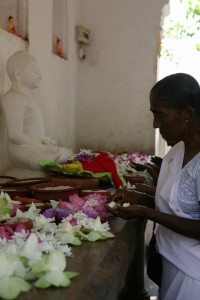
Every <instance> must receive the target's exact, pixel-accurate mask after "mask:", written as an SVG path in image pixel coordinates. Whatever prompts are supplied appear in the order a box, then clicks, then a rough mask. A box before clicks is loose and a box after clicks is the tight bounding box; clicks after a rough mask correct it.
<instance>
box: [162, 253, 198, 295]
mask: <svg viewBox="0 0 200 300" xmlns="http://www.w3.org/2000/svg"><path fill="white" fill-rule="evenodd" d="M162 279H163V281H162V288H161V289H160V295H159V300H199V299H200V294H199V281H198V280H195V279H193V278H192V277H189V276H186V275H185V274H184V273H183V272H181V271H180V270H179V269H178V268H176V267H175V266H174V265H172V264H171V263H170V262H169V261H168V260H166V259H165V258H163V277H162ZM175 295H176V296H175Z"/></svg>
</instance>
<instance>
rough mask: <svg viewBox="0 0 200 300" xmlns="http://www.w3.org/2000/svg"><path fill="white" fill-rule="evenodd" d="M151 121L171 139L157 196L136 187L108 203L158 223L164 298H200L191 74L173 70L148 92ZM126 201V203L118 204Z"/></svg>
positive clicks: (198, 131)
mask: <svg viewBox="0 0 200 300" xmlns="http://www.w3.org/2000/svg"><path fill="white" fill-rule="evenodd" d="M150 110H151V112H152V113H153V117H154V120H153V127H154V128H159V130H160V134H161V135H162V137H163V138H164V139H165V140H166V142H167V143H170V144H173V145H175V146H173V147H172V148H171V149H170V151H169V152H168V153H167V154H166V156H165V157H164V158H163V162H162V166H161V170H160V174H159V178H158V183H157V189H156V195H155V199H154V197H153V196H150V195H148V194H145V193H139V192H137V191H133V192H127V191H121V192H117V193H116V194H114V195H113V197H112V198H111V201H115V202H117V205H116V206H115V207H114V208H113V209H110V208H109V209H110V210H111V211H112V212H113V213H114V214H115V215H117V216H120V217H122V218H124V219H130V218H134V217H141V218H147V219H149V220H152V221H154V222H156V223H157V224H158V227H157V230H156V240H157V247H158V250H159V252H160V254H161V255H162V263H163V273H162V281H161V288H160V299H162V300H188V299H192V300H199V299H200V87H199V84H198V82H197V81H196V80H195V79H194V78H193V77H192V76H190V75H188V74H184V73H178V74H173V75H170V76H167V77H165V78H164V79H162V80H160V81H159V82H157V83H156V85H155V86H154V87H153V88H152V90H151V93H150ZM124 202H129V203H130V206H128V207H122V203H124Z"/></svg>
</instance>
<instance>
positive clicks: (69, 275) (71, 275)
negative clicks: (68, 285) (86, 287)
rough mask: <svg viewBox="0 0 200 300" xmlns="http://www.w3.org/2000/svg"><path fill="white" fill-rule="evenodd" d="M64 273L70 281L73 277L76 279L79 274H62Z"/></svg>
mask: <svg viewBox="0 0 200 300" xmlns="http://www.w3.org/2000/svg"><path fill="white" fill-rule="evenodd" d="M64 273H65V275H66V276H67V277H68V278H69V279H72V278H74V277H76V276H78V275H79V273H77V272H68V271H66V272H64Z"/></svg>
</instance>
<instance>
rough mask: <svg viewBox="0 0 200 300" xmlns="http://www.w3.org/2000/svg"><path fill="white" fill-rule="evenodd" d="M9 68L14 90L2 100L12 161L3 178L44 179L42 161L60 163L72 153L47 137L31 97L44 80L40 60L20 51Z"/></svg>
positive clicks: (9, 60)
mask: <svg viewBox="0 0 200 300" xmlns="http://www.w3.org/2000/svg"><path fill="white" fill-rule="evenodd" d="M6 68H7V73H8V76H9V78H10V80H11V82H12V86H11V88H10V89H9V90H8V92H6V93H5V94H4V95H3V96H2V98H1V109H2V112H3V114H4V118H5V125H6V129H7V151H8V158H9V161H10V168H9V169H8V170H6V172H5V173H4V175H7V176H14V177H17V178H26V177H38V176H44V175H45V174H44V172H43V170H42V169H41V167H40V165H39V161H40V160H43V159H46V160H51V161H58V162H61V161H64V160H68V159H72V158H73V156H74V155H73V152H72V150H71V149H67V148H64V147H58V146H57V145H56V143H55V142H54V141H53V140H51V139H50V138H47V137H45V128H44V121H43V116H42V112H41V109H40V108H39V106H38V105H37V104H36V102H35V101H34V97H33V96H32V94H33V91H34V90H35V89H37V88H38V87H39V82H40V79H41V74H40V71H39V68H38V64H37V60H36V59H35V58H34V57H33V56H31V55H30V54H28V53H27V52H25V51H17V52H15V53H14V54H13V55H12V56H11V57H10V58H9V59H8V61H7V65H6Z"/></svg>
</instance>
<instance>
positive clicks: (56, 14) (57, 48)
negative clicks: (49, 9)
mask: <svg viewBox="0 0 200 300" xmlns="http://www.w3.org/2000/svg"><path fill="white" fill-rule="evenodd" d="M67 8H68V7H67V0H53V16H52V19H53V28H52V52H53V53H54V54H56V55H58V56H59V57H61V58H64V59H67V57H68V11H67Z"/></svg>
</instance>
